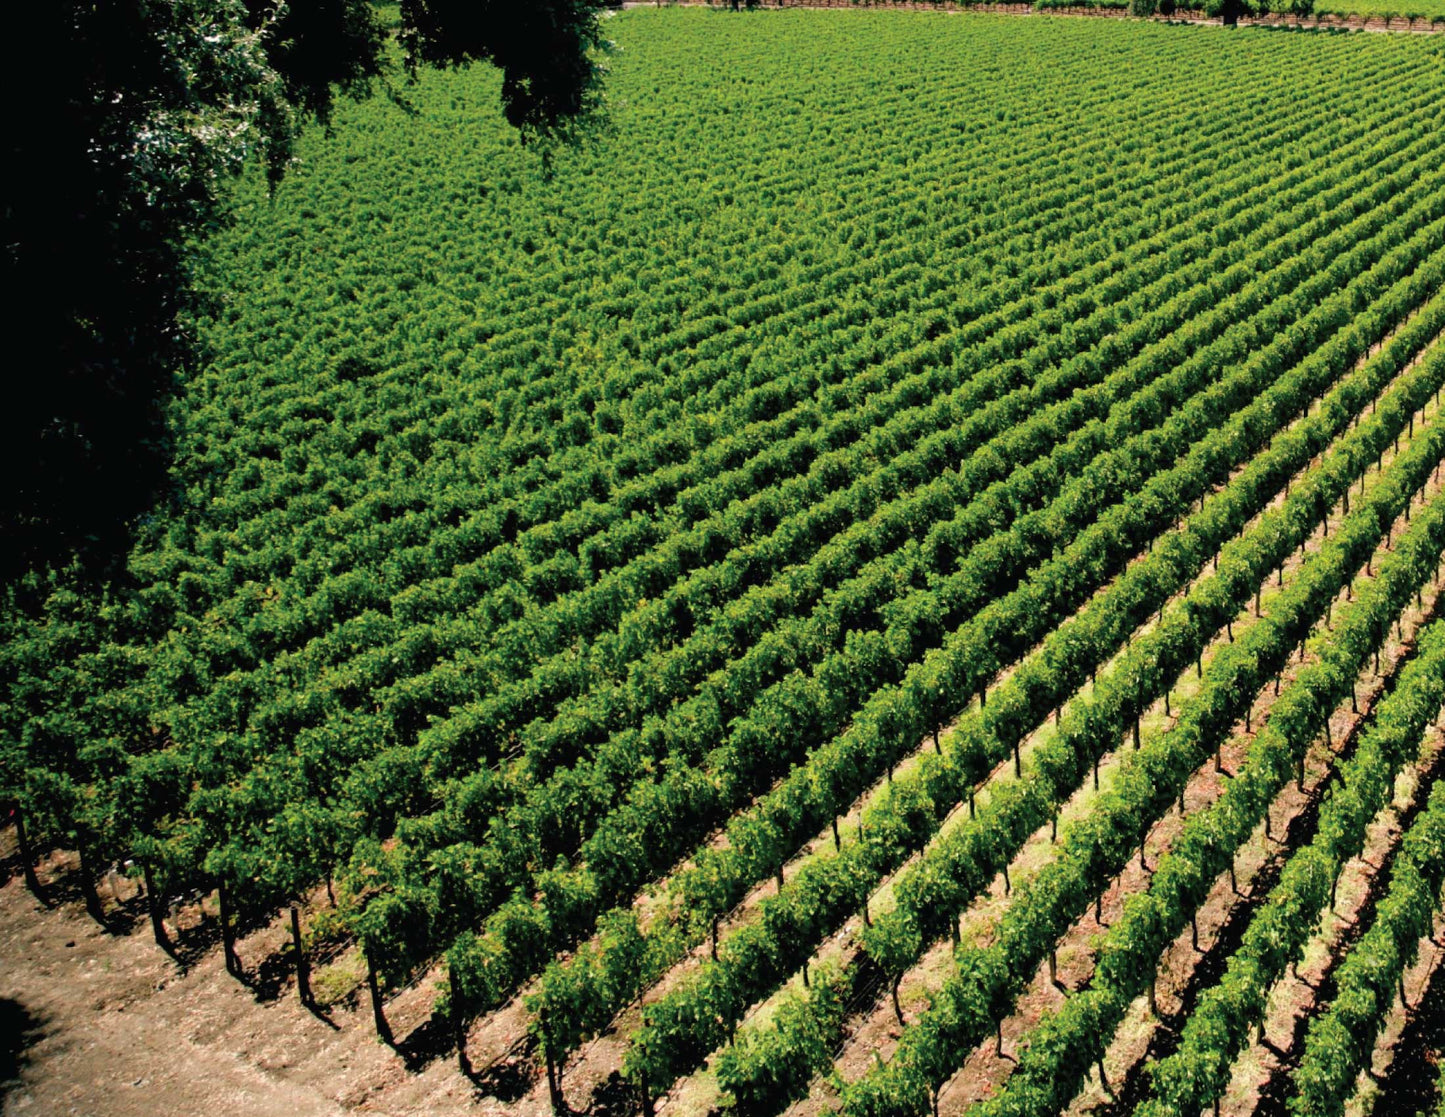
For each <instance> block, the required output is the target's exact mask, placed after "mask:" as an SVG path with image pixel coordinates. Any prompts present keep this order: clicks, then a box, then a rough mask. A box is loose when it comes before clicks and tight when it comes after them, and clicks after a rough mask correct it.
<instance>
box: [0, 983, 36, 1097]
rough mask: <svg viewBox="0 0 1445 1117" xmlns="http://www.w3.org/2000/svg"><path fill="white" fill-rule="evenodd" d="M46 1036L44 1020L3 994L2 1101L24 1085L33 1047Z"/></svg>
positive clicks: (0, 1009) (0, 1019) (0, 1000)
mask: <svg viewBox="0 0 1445 1117" xmlns="http://www.w3.org/2000/svg"><path fill="white" fill-rule="evenodd" d="M44 1038H45V1027H44V1022H43V1021H41V1020H40V1019H39V1018H38V1017H36V1016H35V1015H34V1014H33V1013H32V1012H31V1011H30V1010H29V1009H28V1008H26V1007H25V1006H24V1005H23V1004H21V1003H20V1002H19V1001H14V1000H11V999H10V998H9V997H0V1103H3V1102H4V1101H5V1099H6V1098H7V1097H8V1096H9V1094H10V1092H11V1091H12V1090H14V1089H15V1087H17V1086H19V1085H20V1075H21V1073H22V1072H23V1071H24V1070H25V1067H26V1065H27V1064H28V1063H29V1062H30V1059H29V1055H28V1052H29V1050H30V1048H32V1047H34V1046H35V1045H36V1044H37V1043H39V1042H40V1041H41V1040H42V1039H44Z"/></svg>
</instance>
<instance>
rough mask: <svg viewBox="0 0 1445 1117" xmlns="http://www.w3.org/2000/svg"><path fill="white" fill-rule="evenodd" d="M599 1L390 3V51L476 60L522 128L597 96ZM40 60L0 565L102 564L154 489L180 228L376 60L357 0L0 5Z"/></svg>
mask: <svg viewBox="0 0 1445 1117" xmlns="http://www.w3.org/2000/svg"><path fill="white" fill-rule="evenodd" d="M601 6H602V5H601V0H529V2H528V3H526V4H519V3H514V2H503V0H479V2H478V0H402V4H401V18H400V26H399V27H398V28H397V29H396V35H397V38H398V39H399V40H400V42H401V45H402V54H403V58H404V62H405V65H406V66H407V68H408V69H409V70H410V71H411V72H413V73H414V72H415V70H416V68H417V67H418V66H421V65H446V66H452V65H462V64H466V63H469V62H473V61H478V60H480V61H487V62H491V63H494V64H495V65H497V66H498V67H499V68H500V69H501V70H502V72H503V83H502V103H503V109H504V112H505V113H506V116H507V119H508V120H509V121H510V122H511V123H512V124H514V125H515V126H516V127H517V128H519V129H520V130H521V131H522V133H523V136H524V138H525V139H527V140H528V141H538V140H541V141H546V140H552V139H567V138H571V137H574V136H575V135H576V134H577V133H578V131H579V130H580V129H581V128H582V127H583V126H584V125H585V124H586V122H587V121H588V120H589V119H591V118H592V117H593V116H595V115H596V113H597V112H598V110H600V108H601V84H600V82H601V76H602V66H601V63H600V61H599V59H598V55H599V53H600V51H601V49H602V48H603V47H604V46H605V43H604V41H603V39H602V36H601V29H600V22H599V14H600V9H601ZM11 28H12V35H13V39H12V41H13V42H16V43H17V44H25V46H26V47H27V48H28V50H29V51H30V52H31V53H33V54H35V55H37V56H38V57H39V58H41V59H43V65H39V66H33V67H25V68H21V67H12V68H10V70H8V71H7V79H6V80H7V82H9V83H10V86H9V100H10V103H11V104H14V105H23V106H24V111H23V112H19V113H17V114H15V115H16V119H15V120H14V121H13V122H12V125H11V127H10V128H9V129H8V133H7V134H8V140H7V154H8V165H9V166H10V168H11V170H10V173H9V174H7V175H6V177H5V186H4V207H3V209H4V212H3V218H0V221H3V234H4V238H3V239H4V246H5V247H4V249H3V260H4V263H3V268H4V278H5V280H6V284H5V285H6V289H7V291H8V295H7V298H6V308H7V315H8V317H7V326H8V327H9V329H8V335H9V336H10V338H11V340H12V346H13V348H14V349H15V350H16V351H17V352H24V353H26V358H25V361H24V364H23V367H22V368H18V369H17V370H16V373H15V376H16V379H17V381H19V382H23V385H24V389H25V390H24V391H15V392H12V393H11V405H10V406H9V407H8V408H7V409H6V423H7V429H6V430H5V431H4V438H3V440H0V441H3V445H4V451H3V453H4V458H3V461H0V464H3V467H4V468H5V474H6V476H7V477H9V478H10V482H9V484H7V486H6V488H5V495H4V496H3V497H0V554H3V555H4V556H5V557H4V562H5V564H6V565H5V566H4V567H3V568H0V578H4V579H6V580H9V579H12V578H13V577H15V576H16V575H17V574H18V573H20V572H21V571H23V570H25V569H27V568H29V567H30V566H33V565H35V564H37V563H44V562H46V561H49V560H54V559H58V558H61V557H63V556H66V555H68V554H70V553H72V552H75V551H79V552H81V553H82V554H83V555H85V556H86V557H87V558H88V559H90V560H91V561H93V562H95V563H97V564H98V565H100V566H101V567H107V566H113V565H114V562H113V560H114V559H116V558H117V557H119V555H120V554H121V553H123V551H124V549H125V547H124V544H125V542H126V534H127V529H128V525H129V524H130V523H131V522H132V521H133V520H134V518H135V517H136V516H137V515H138V514H140V513H141V512H143V511H145V510H146V509H148V508H150V507H151V506H152V504H153V503H154V502H155V500H156V499H157V497H158V496H159V494H160V493H161V491H162V490H163V486H164V482H165V479H166V471H167V468H168V449H167V437H168V436H167V425H166V419H165V415H166V404H167V401H168V399H169V398H170V397H171V395H172V394H173V393H174V391H175V387H176V378H177V374H178V372H179V371H180V370H181V369H182V367H183V366H184V363H185V362H186V361H187V360H188V359H190V358H193V357H194V356H195V353H194V351H193V344H192V339H191V338H190V337H188V336H186V334H185V333H184V332H183V328H182V325H181V321H182V315H183V312H184V311H185V310H186V309H187V307H188V306H190V305H192V304H193V302H194V298H195V295H194V288H193V284H192V272H193V268H194V267H195V262H196V255H195V246H196V244H197V243H198V242H199V241H200V240H201V239H202V238H203V237H204V235H205V233H206V232H207V230H209V229H211V228H213V227H214V226H215V225H216V224H217V223H218V222H221V221H223V220H224V207H223V204H222V188H223V184H224V182H225V180H226V179H227V178H228V177H230V176H231V175H234V174H235V173H236V172H238V171H239V170H241V169H242V167H244V166H245V165H246V164H247V163H248V162H251V161H254V160H257V159H261V160H264V161H265V162H266V164H267V166H268V168H269V170H270V173H271V175H272V177H273V179H274V178H276V177H278V176H279V175H281V174H282V173H283V172H284V170H285V167H286V165H287V162H288V161H289V159H290V157H291V151H292V144H293V142H294V140H295V138H296V135H297V131H298V129H299V128H300V127H301V126H302V125H303V124H304V122H305V121H306V120H307V119H310V118H320V119H322V120H325V119H326V118H327V117H328V115H329V113H330V110H331V106H332V98H333V95H334V91H335V90H337V89H340V90H341V91H342V92H344V93H348V94H354V93H359V92H362V91H364V90H366V89H367V88H368V87H370V85H371V84H372V83H373V81H374V80H375V79H377V78H379V77H381V76H383V74H384V72H385V69H386V59H387V54H386V42H387V38H388V35H389V34H390V33H391V32H390V30H389V29H387V28H385V27H383V25H382V24H381V23H380V22H379V18H378V16H377V15H376V13H375V10H374V9H373V7H372V5H371V4H370V3H369V2H368V0H307V2H306V3H296V4H294V5H289V4H286V3H284V2H282V3H279V4H278V3H273V2H272V0H107V2H106V3H102V4H92V3H84V2H82V0H48V2H46V3H43V4H27V5H22V6H21V8H19V9H17V10H16V11H15V12H14V13H12V23H11Z"/></svg>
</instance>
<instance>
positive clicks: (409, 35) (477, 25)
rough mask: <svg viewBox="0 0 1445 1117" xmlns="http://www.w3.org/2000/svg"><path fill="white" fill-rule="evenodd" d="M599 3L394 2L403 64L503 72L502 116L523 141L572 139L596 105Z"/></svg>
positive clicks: (597, 0) (500, 0) (591, 0)
mask: <svg viewBox="0 0 1445 1117" xmlns="http://www.w3.org/2000/svg"><path fill="white" fill-rule="evenodd" d="M605 7H606V4H605V3H604V2H603V0H530V2H529V3H526V4H518V3H516V2H515V0H401V43H402V47H403V48H404V50H405V51H406V56H407V65H408V66H409V67H411V68H413V69H414V68H415V67H416V66H417V65H419V64H423V63H425V64H427V65H432V66H458V65H464V64H466V63H469V62H472V61H477V60H482V61H487V62H491V63H493V64H495V65H496V66H497V67H498V68H499V69H500V70H501V71H502V111H503V113H504V114H505V115H506V117H507V122H508V123H509V124H511V125H512V126H513V127H514V128H517V129H518V130H519V131H520V132H521V133H522V135H523V137H524V138H550V137H566V136H573V135H576V134H577V133H578V130H579V128H580V127H581V126H584V125H585V124H586V123H587V122H588V121H589V120H590V119H591V118H593V117H594V115H595V114H596V112H597V111H598V110H600V108H601V105H602V96H601V86H600V79H601V69H600V66H599V63H598V61H597V60H596V58H595V57H594V56H593V52H594V51H599V50H601V49H603V48H604V47H605V46H606V40H605V38H604V36H603V35H602V31H601V27H600V24H599V23H598V19H597V17H598V13H600V12H601V11H602V10H603V9H604V8H605Z"/></svg>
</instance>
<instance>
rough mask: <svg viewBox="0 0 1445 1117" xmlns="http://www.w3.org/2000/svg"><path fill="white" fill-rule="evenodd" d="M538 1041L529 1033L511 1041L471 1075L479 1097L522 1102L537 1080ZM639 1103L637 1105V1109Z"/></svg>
mask: <svg viewBox="0 0 1445 1117" xmlns="http://www.w3.org/2000/svg"><path fill="white" fill-rule="evenodd" d="M536 1052H537V1041H536V1040H535V1039H534V1038H533V1037H532V1036H530V1035H528V1036H526V1037H525V1038H523V1039H521V1040H519V1041H518V1042H516V1043H514V1044H512V1046H511V1047H510V1048H508V1049H507V1052H506V1053H505V1054H504V1055H503V1056H502V1057H501V1058H499V1059H496V1060H494V1061H493V1062H491V1063H490V1064H488V1065H487V1066H485V1067H478V1068H476V1069H474V1070H473V1071H472V1074H471V1075H470V1077H471V1080H472V1085H473V1086H474V1087H475V1088H476V1097H477V1100H479V1101H480V1100H481V1099H482V1098H496V1099H497V1100H498V1101H500V1102H507V1103H510V1102H515V1101H521V1100H522V1098H524V1097H526V1095H527V1091H529V1090H530V1089H531V1088H532V1084H533V1083H534V1082H536V1081H537V1057H536ZM635 1108H636V1106H635V1105H634V1109H635Z"/></svg>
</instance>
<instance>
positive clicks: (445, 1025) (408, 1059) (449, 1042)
mask: <svg viewBox="0 0 1445 1117" xmlns="http://www.w3.org/2000/svg"><path fill="white" fill-rule="evenodd" d="M454 1039H455V1032H454V1031H453V1030H452V1027H451V1024H450V1022H448V1021H447V1020H445V1019H443V1018H442V1017H441V1016H440V1015H438V1014H437V1013H435V1012H433V1013H432V1014H431V1015H430V1016H428V1017H427V1018H426V1019H425V1020H423V1021H422V1022H421V1023H420V1024H418V1025H417V1026H416V1027H415V1028H413V1029H412V1030H411V1031H410V1032H409V1033H408V1034H407V1036H406V1038H405V1039H403V1040H401V1041H400V1042H398V1043H394V1044H392V1050H394V1051H395V1052H396V1053H397V1054H398V1055H400V1056H401V1059H402V1062H403V1063H404V1064H405V1066H406V1069H407V1070H408V1071H410V1072H411V1073H412V1074H418V1073H420V1072H421V1071H423V1070H425V1069H426V1068H427V1067H429V1066H431V1064H432V1063H434V1062H436V1060H437V1059H439V1058H441V1057H442V1056H443V1055H445V1054H447V1053H448V1052H449V1051H451V1050H452V1049H453V1047H454Z"/></svg>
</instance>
